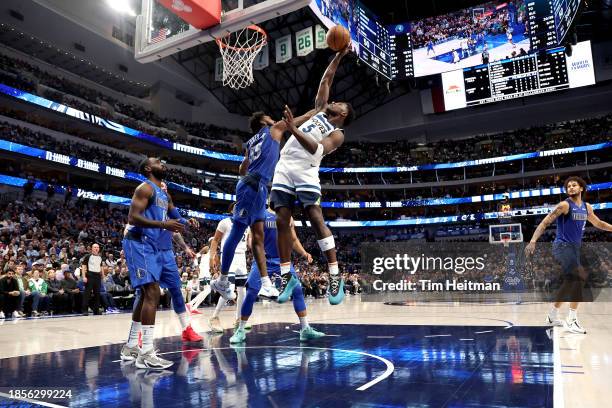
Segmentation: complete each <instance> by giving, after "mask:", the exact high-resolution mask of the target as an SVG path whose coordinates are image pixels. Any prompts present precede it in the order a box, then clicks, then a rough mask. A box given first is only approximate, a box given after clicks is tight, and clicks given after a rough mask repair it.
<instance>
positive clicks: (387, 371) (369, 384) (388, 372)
mask: <svg viewBox="0 0 612 408" xmlns="http://www.w3.org/2000/svg"><path fill="white" fill-rule="evenodd" d="M237 348H244V349H269V348H276V349H311V350H329V351H339V352H342V353H352V354H359V355H362V356H366V357H371V358H375V359H377V360H379V361H382V362H383V363H384V364H385V366H386V367H387V368H386V369H385V372H384V373H382V374H381V375H379V376H378V377H376V378H374V379H373V380H371V381H369V382H367V383H365V384H363V385H362V386H361V387H358V388H357V389H356V390H357V391H365V390H367V389H368V388H370V387H372V386H374V385H376V384H378V383H379V382H381V381H383V380H385V379H387V378H388V377H389V376H390V375H391V374H393V372H394V371H395V365H394V364H393V363H392V362H391V361H389V360H387V359H386V358H383V357H381V356H377V355H375V354H370V353H366V352H363V351H356V350H345V349H338V348H331V347H313V346H244V347H240V346H237ZM205 350H235V348H234V347H211V348H195V349H189V350H177V351H167V352H165V353H157V355H158V356H161V355H167V354H176V353H182V352H184V351H205ZM112 362H113V363H119V362H121V360H113V361H112Z"/></svg>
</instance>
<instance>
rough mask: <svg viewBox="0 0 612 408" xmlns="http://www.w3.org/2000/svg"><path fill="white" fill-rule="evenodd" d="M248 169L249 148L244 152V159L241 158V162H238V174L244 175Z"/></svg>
mask: <svg viewBox="0 0 612 408" xmlns="http://www.w3.org/2000/svg"><path fill="white" fill-rule="evenodd" d="M248 169H249V149H247V151H246V152H245V153H244V159H242V163H240V167H239V168H238V174H240V175H241V176H246V174H247V170H248Z"/></svg>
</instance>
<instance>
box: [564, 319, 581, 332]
mask: <svg viewBox="0 0 612 408" xmlns="http://www.w3.org/2000/svg"><path fill="white" fill-rule="evenodd" d="M567 330H568V331H570V332H571V333H576V334H586V329H585V328H584V327H582V326H581V325H580V323H578V319H574V320H571V321H570V320H568V321H567Z"/></svg>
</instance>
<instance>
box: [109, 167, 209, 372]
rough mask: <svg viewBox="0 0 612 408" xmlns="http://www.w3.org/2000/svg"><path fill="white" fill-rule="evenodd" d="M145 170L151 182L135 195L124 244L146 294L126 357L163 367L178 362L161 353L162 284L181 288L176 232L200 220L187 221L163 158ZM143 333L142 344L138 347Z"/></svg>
mask: <svg viewBox="0 0 612 408" xmlns="http://www.w3.org/2000/svg"><path fill="white" fill-rule="evenodd" d="M139 171H140V173H142V174H143V175H144V176H145V177H146V180H145V181H144V182H143V183H141V184H140V185H139V186H138V187H137V188H136V190H135V191H134V195H133V196H132V201H131V203H130V211H129V214H128V224H127V225H126V227H125V232H124V236H123V242H122V245H123V251H124V254H125V258H126V262H127V266H128V270H129V273H130V281H131V284H132V287H134V288H138V289H140V291H141V297H140V299H139V301H138V304H137V305H136V307H135V308H134V310H133V313H132V326H131V328H130V335H129V339H128V342H127V344H125V345H124V346H123V348H122V350H121V359H122V360H124V361H132V360H136V367H138V368H149V369H161V370H163V369H166V368H168V367H170V366H171V365H172V362H171V361H168V360H164V359H162V358H160V357H158V356H157V355H156V353H155V350H154V348H153V336H154V331H155V314H156V311H157V306H158V304H159V296H160V284H161V285H164V286H165V287H168V288H171V287H174V286H176V282H177V279H178V268H177V266H176V261H175V259H174V254H173V252H172V234H173V233H174V232H181V231H183V230H184V228H185V226H186V225H187V224H189V225H190V226H192V227H194V228H197V227H198V226H199V224H198V222H197V221H196V220H194V219H190V220H189V221H187V220H185V219H184V218H183V217H182V216H181V215H180V214H179V212H178V210H177V209H176V207H174V204H173V203H172V199H171V197H170V195H169V194H168V193H166V192H165V191H163V190H162V188H161V185H162V180H163V179H164V177H165V175H166V173H167V168H166V165H165V164H163V163H162V162H161V160H160V159H159V158H147V159H145V160H143V161H142V162H141V164H140V166H139ZM184 307H185V305H184V303H183V308H184ZM140 332H142V348H139V347H138V336H139V333H140Z"/></svg>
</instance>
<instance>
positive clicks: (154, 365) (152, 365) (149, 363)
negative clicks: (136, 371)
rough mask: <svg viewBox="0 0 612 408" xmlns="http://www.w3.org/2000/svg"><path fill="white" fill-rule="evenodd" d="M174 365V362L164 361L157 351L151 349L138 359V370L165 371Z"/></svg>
mask: <svg viewBox="0 0 612 408" xmlns="http://www.w3.org/2000/svg"><path fill="white" fill-rule="evenodd" d="M172 364H174V363H173V362H172V361H169V360H164V359H163V358H161V357H159V356H158V355H157V350H155V349H151V350H149V351H147V352H146V353H143V352H142V351H141V352H140V354H138V357H137V358H136V368H149V369H152V370H165V369H166V368H168V367H170V366H171V365H172Z"/></svg>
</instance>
